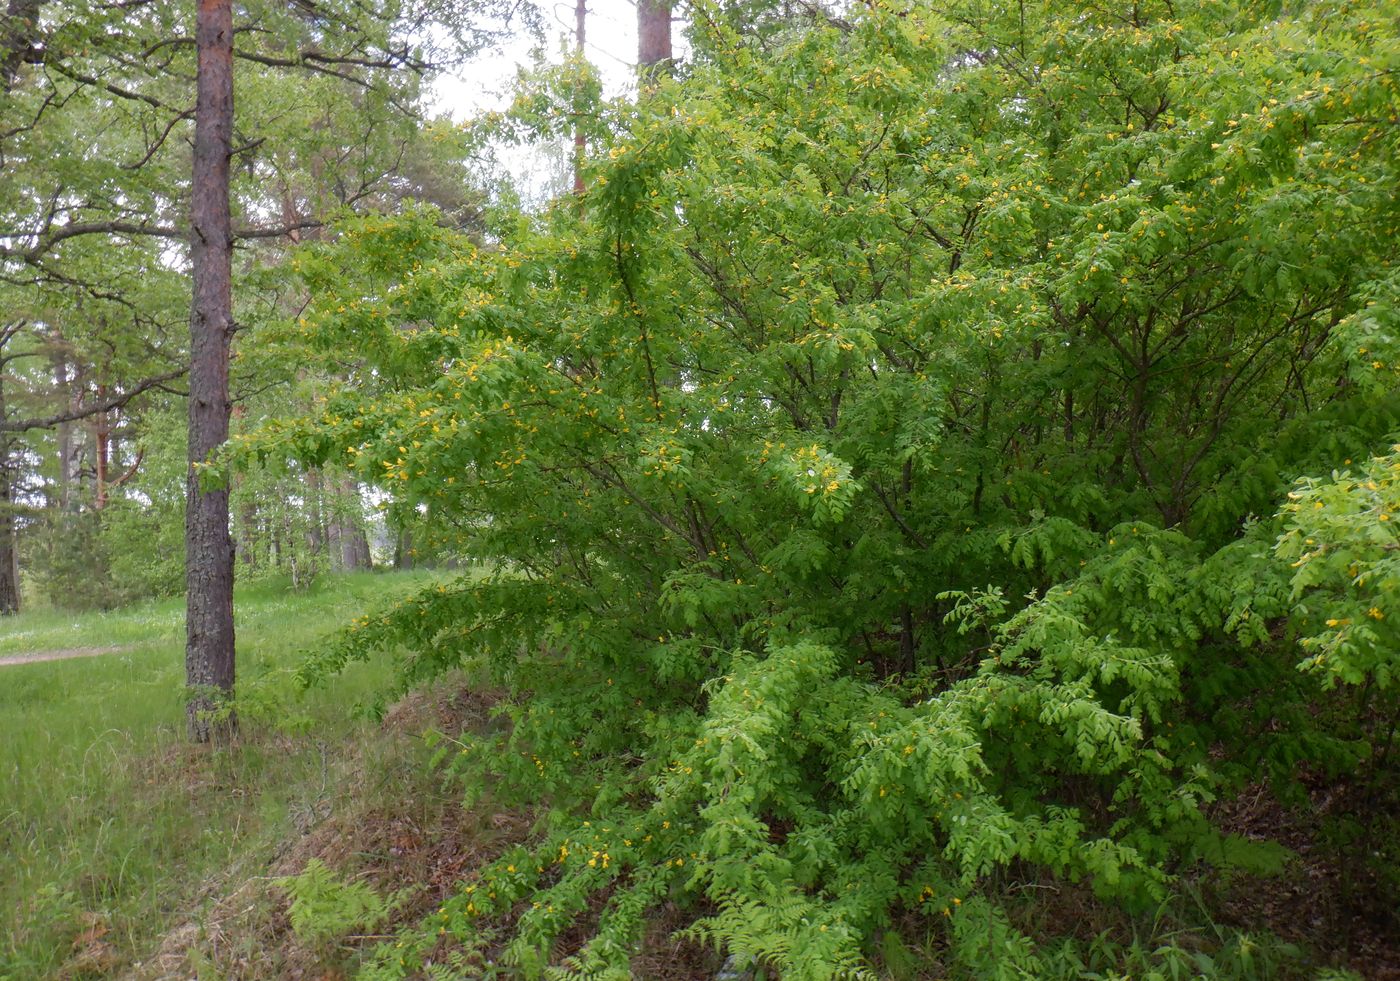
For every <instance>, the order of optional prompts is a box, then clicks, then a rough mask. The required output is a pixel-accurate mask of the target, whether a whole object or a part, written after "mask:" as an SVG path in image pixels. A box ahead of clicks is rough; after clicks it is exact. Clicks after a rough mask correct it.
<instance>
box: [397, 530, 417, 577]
mask: <svg viewBox="0 0 1400 981" xmlns="http://www.w3.org/2000/svg"><path fill="white" fill-rule="evenodd" d="M394 568H395V569H412V568H413V533H412V532H411V531H409V530H408V529H407V528H400V529H399V530H398V532H397V533H396V534H395V535H394Z"/></svg>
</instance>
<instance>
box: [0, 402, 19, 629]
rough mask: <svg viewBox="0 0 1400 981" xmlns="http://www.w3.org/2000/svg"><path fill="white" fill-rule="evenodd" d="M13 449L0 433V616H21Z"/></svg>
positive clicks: (1, 411) (1, 413)
mask: <svg viewBox="0 0 1400 981" xmlns="http://www.w3.org/2000/svg"><path fill="white" fill-rule="evenodd" d="M3 418H5V379H4V376H3V375H0V419H3ZM12 450H13V447H12V445H11V442H10V438H9V434H7V433H0V616H8V615H10V614H11V613H18V612H19V562H18V556H17V554H16V549H15V511H14V487H13V482H12V481H11V477H12V475H13V473H14V471H13V469H12V465H13V463H14V461H13V459H12V456H13V452H12Z"/></svg>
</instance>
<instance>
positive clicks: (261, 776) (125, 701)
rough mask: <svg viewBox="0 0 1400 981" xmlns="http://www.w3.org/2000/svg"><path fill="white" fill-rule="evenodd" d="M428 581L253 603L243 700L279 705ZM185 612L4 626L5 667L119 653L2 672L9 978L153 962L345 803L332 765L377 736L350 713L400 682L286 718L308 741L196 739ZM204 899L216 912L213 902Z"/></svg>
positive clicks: (0, 800) (2, 937)
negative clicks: (341, 638)
mask: <svg viewBox="0 0 1400 981" xmlns="http://www.w3.org/2000/svg"><path fill="white" fill-rule="evenodd" d="M424 581H425V578H424V576H423V575H421V574H418V575H412V574H409V575H371V574H362V575H353V576H340V577H327V578H324V579H322V580H320V581H319V582H318V583H317V585H316V586H315V587H314V588H313V589H311V590H310V591H307V592H304V593H293V592H292V591H291V590H290V588H289V587H288V586H287V585H286V584H285V583H283V582H268V583H259V584H256V585H253V586H250V587H247V588H242V589H240V590H239V594H238V597H237V602H236V609H237V616H238V628H237V629H238V660H239V677H240V687H241V688H242V686H244V685H248V684H249V683H251V687H252V688H254V689H255V690H258V691H260V692H261V693H262V695H263V696H264V697H260V698H259V699H258V701H257V703H256V704H257V705H259V706H261V707H262V708H263V709H264V710H268V709H269V707H270V706H271V707H273V708H275V707H276V705H277V702H276V701H272V702H269V701H268V699H267V697H266V696H267V695H268V694H269V693H276V692H280V691H285V690H286V689H287V688H288V687H289V685H288V684H287V683H286V682H285V681H284V680H283V679H284V678H285V672H286V670H287V669H288V668H290V667H292V666H294V665H295V664H296V663H297V662H298V655H299V653H300V652H301V651H304V650H306V649H308V648H310V647H312V646H314V645H315V644H316V643H318V642H319V641H320V640H321V639H322V638H324V637H325V636H326V635H328V634H329V633H331V632H333V631H334V630H336V629H337V628H339V627H340V626H342V625H343V624H344V623H345V622H346V621H347V620H348V619H349V618H350V617H351V616H353V615H356V614H358V613H360V612H363V611H364V610H366V609H368V608H372V607H374V606H376V605H377V604H378V603H380V602H382V601H383V600H384V599H385V598H387V597H392V596H395V595H401V594H403V593H405V592H408V591H411V590H412V589H414V588H416V587H417V586H420V585H422V584H423V582H424ZM183 615H184V612H183V603H182V601H179V600H175V601H165V602H160V603H155V604H150V605H145V606H140V607H134V608H131V609H126V610H120V611H116V612H112V613H99V614H83V615H74V614H64V613H60V612H54V611H42V612H36V613H31V614H22V615H20V616H18V617H14V618H10V619H7V620H5V621H3V622H0V656H3V655H5V654H13V653H20V652H37V651H44V650H54V649H65V648H79V647H116V648H118V650H117V651H116V652H114V653H110V654H106V655H103V656H100V657H87V658H79V659H74V660H67V661H48V662H42V663H35V664H23V665H18V666H9V667H0V861H3V865H0V910H8V911H10V912H9V914H8V917H9V918H8V920H6V919H4V918H3V916H0V979H5V981H11V979H13V981H20V979H24V981H30V979H37V978H45V977H58V976H61V977H78V976H85V975H86V976H100V975H108V974H111V973H114V972H116V971H118V970H120V969H123V968H125V967H129V966H131V965H132V964H134V963H135V961H136V960H138V959H139V958H140V957H142V956H145V955H146V954H148V953H149V952H150V951H151V949H152V946H153V945H154V944H156V943H158V941H159V938H160V937H161V936H162V934H164V933H165V932H166V931H167V930H169V929H170V928H171V927H172V926H174V925H176V924H178V923H180V922H183V921H185V920H187V919H188V918H190V917H191V916H193V915H195V914H196V913H197V908H198V906H199V904H200V902H202V901H204V900H206V899H207V898H208V896H207V893H208V889H207V886H208V882H209V880H210V878H211V877H215V876H217V875H219V874H220V873H221V872H222V871H224V870H227V869H229V868H230V867H233V866H237V865H239V864H240V863H242V864H250V863H251V864H252V865H256V864H257V863H258V862H259V861H262V862H263V863H264V864H265V860H266V858H267V856H268V855H270V854H271V853H272V851H273V850H274V849H275V847H276V846H277V843H278V842H279V841H282V840H285V839H286V838H287V837H288V835H292V834H294V833H295V832H296V831H297V830H298V829H302V830H304V829H305V828H306V827H307V826H309V825H310V824H311V823H314V822H315V820H316V819H317V817H318V815H319V814H320V813H321V811H322V809H323V807H324V806H325V801H326V799H327V797H328V795H330V794H331V793H332V792H333V791H334V788H331V787H329V786H328V781H330V780H331V779H333V769H332V768H331V767H330V766H329V765H328V761H327V760H328V752H332V751H333V750H334V749H335V748H336V747H337V746H338V745H344V744H347V743H350V742H353V741H357V740H358V741H363V740H366V739H369V738H372V735H371V734H373V733H375V732H376V731H377V730H376V728H375V726H374V725H373V724H372V723H370V722H368V721H365V720H362V719H360V718H359V717H358V716H356V715H355V713H353V712H351V711H350V708H351V706H352V705H353V704H354V703H355V702H357V701H359V700H361V699H365V698H367V697H368V696H369V695H370V693H371V692H373V691H375V690H376V689H382V687H383V686H384V684H385V682H386V680H387V676H388V668H387V666H385V665H374V664H367V665H360V666H357V667H355V668H353V669H352V670H350V671H348V672H346V673H345V674H344V675H343V676H342V677H341V678H340V679H339V680H338V681H337V682H336V684H335V685H334V686H332V687H330V688H328V689H326V690H324V691H318V692H314V693H312V694H311V695H310V696H308V697H307V698H306V699H305V700H304V701H300V702H296V703H295V704H291V703H289V707H290V708H291V709H292V710H294V712H295V714H296V715H297V716H298V717H299V718H300V722H301V723H302V726H301V728H300V729H299V730H298V731H297V732H289V731H284V730H279V729H277V728H276V727H275V726H273V725H272V724H271V723H272V721H273V720H271V719H270V718H263V719H254V720H250V721H249V722H248V723H247V724H245V726H244V732H243V735H241V736H240V738H239V739H238V741H237V742H236V743H235V744H234V745H233V746H231V747H227V748H221V749H213V750H210V749H205V748H197V747H192V746H190V745H189V744H187V743H186V741H185V738H184V702H183V697H184V696H183V682H184V657H183V650H184V626H183ZM202 897H203V898H202Z"/></svg>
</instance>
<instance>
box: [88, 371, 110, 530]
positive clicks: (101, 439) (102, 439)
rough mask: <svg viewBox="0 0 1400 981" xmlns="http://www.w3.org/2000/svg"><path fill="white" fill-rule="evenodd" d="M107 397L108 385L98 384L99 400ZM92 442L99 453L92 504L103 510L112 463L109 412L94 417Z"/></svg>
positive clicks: (105, 503)
mask: <svg viewBox="0 0 1400 981" xmlns="http://www.w3.org/2000/svg"><path fill="white" fill-rule="evenodd" d="M106 398H107V386H106V385H101V384H99V385H98V386H97V401H98V402H102V401H103V400H104V399H106ZM92 443H93V449H94V452H95V453H96V455H97V469H96V471H95V472H94V475H93V491H92V506H93V507H94V508H96V509H97V510H98V511H101V510H102V509H103V508H105V507H106V506H107V470H108V467H109V466H110V464H111V454H112V426H111V420H110V419H108V418H107V413H105V412H98V413H95V414H94V415H93V417H92Z"/></svg>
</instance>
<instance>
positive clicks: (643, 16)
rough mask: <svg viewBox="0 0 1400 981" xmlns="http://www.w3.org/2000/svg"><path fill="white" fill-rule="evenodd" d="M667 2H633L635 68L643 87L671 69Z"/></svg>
mask: <svg viewBox="0 0 1400 981" xmlns="http://www.w3.org/2000/svg"><path fill="white" fill-rule="evenodd" d="M671 57H672V56H671V0H637V67H638V68H639V69H640V71H641V73H642V82H643V85H645V84H646V82H647V80H648V79H650V78H655V76H656V75H657V74H658V73H660V72H666V71H669V70H670V68H671Z"/></svg>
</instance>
